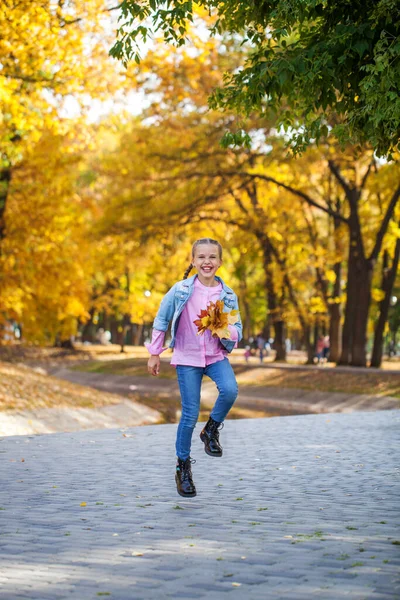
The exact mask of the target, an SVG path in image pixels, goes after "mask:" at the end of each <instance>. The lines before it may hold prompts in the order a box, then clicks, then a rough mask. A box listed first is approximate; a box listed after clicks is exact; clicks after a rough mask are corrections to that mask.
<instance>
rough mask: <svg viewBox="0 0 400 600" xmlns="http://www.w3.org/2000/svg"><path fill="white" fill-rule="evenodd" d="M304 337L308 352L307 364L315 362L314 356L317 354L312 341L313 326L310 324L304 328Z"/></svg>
mask: <svg viewBox="0 0 400 600" xmlns="http://www.w3.org/2000/svg"><path fill="white" fill-rule="evenodd" d="M303 339H304V345H305V347H306V352H307V362H306V365H313V364H314V356H315V344H313V343H312V341H311V327H310V326H308V327H306V328H305V329H304V328H303Z"/></svg>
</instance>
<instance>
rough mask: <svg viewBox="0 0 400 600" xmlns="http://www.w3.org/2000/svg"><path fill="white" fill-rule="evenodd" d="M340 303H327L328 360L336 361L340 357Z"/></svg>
mask: <svg viewBox="0 0 400 600" xmlns="http://www.w3.org/2000/svg"><path fill="white" fill-rule="evenodd" d="M340 313H341V310H340V304H330V305H329V344H330V348H329V361H330V362H335V363H337V362H338V360H339V358H340V346H341V344H340V329H341V323H340V317H341V314H340Z"/></svg>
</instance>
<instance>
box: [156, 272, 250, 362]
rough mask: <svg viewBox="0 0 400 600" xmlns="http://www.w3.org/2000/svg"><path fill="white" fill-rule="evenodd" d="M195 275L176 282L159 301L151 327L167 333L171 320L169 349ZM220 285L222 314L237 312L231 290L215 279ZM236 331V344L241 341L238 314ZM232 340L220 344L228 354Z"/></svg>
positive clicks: (236, 301) (190, 293)
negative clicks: (222, 304) (222, 305)
mask: <svg viewBox="0 0 400 600" xmlns="http://www.w3.org/2000/svg"><path fill="white" fill-rule="evenodd" d="M196 277H197V275H193V276H192V277H189V278H188V279H183V280H182V281H178V282H177V283H175V285H173V286H172V288H171V289H170V290H169V291H168V292H167V293H166V294H165V296H164V298H163V299H162V301H161V304H160V308H159V309H158V312H157V315H156V318H155V319H154V323H153V327H154V329H157V330H158V331H167V329H168V326H169V323H170V321H171V319H172V325H171V336H172V339H171V343H170V345H169V347H170V348H173V347H174V345H175V335H176V331H177V328H178V323H179V318H180V316H181V314H182V311H183V309H184V307H185V305H186V303H187V301H188V300H189V298H190V296H191V295H192V294H193V289H194V280H195V278H196ZM215 278H216V279H218V281H220V282H221V284H222V291H221V295H220V300H223V301H224V312H230V311H231V310H238V309H239V305H238V299H237V296H236V294H235V292H234V291H233V290H231V288H229V287H228V286H227V285H225V283H224V282H223V281H222V279H221V278H220V277H217V276H216V277H215ZM234 326H235V327H236V329H237V331H238V336H239V337H238V342H240V340H241V339H242V322H241V320H240V315H239V314H238V320H237V322H236V323H235V325H234ZM235 343H236V342H235V341H234V340H229V339H222V340H221V344H222V345H223V346H224V348H225V350H227V351H228V352H232V350H233V347H234V345H235Z"/></svg>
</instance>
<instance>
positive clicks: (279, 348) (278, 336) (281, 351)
mask: <svg viewBox="0 0 400 600" xmlns="http://www.w3.org/2000/svg"><path fill="white" fill-rule="evenodd" d="M274 333H275V335H274V348H275V350H276V356H275V361H280V362H282V361H286V344H285V323H284V321H282V320H279V321H274Z"/></svg>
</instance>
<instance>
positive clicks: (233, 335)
mask: <svg viewBox="0 0 400 600" xmlns="http://www.w3.org/2000/svg"><path fill="white" fill-rule="evenodd" d="M228 329H229V332H230V334H231V338H230V339H231V340H233V341H234V342H236V344H235V345H234V346H233V347H234V348H237V341H238V339H239V333H238V330H237V329H236V327H235V326H234V325H228Z"/></svg>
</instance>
